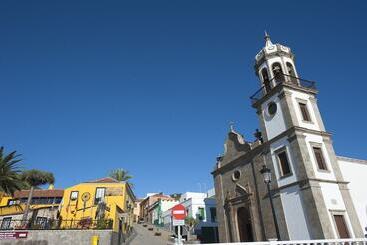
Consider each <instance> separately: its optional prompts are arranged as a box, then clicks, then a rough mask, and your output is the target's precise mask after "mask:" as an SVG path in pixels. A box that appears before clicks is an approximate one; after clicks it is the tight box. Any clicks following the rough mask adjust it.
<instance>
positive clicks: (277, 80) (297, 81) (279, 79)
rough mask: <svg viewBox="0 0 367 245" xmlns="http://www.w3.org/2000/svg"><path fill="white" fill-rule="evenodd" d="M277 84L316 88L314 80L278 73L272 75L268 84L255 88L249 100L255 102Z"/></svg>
mask: <svg viewBox="0 0 367 245" xmlns="http://www.w3.org/2000/svg"><path fill="white" fill-rule="evenodd" d="M278 84H289V85H293V86H297V87H300V88H306V89H316V83H315V82H314V81H309V80H305V79H302V78H299V77H294V76H291V75H288V74H279V75H277V76H275V77H273V78H272V79H271V80H270V81H269V83H268V86H265V85H264V86H262V87H261V88H260V89H259V90H257V91H256V92H255V93H254V94H253V95H252V96H251V97H250V99H251V102H252V103H255V102H257V101H258V100H260V99H261V98H262V97H264V96H265V94H267V93H268V92H269V91H270V90H272V89H273V88H274V87H275V86H277V85H278Z"/></svg>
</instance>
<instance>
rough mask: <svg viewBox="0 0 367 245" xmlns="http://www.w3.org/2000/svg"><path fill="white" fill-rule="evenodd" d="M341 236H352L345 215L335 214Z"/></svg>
mask: <svg viewBox="0 0 367 245" xmlns="http://www.w3.org/2000/svg"><path fill="white" fill-rule="evenodd" d="M333 216H334V221H335V225H336V229H337V231H338V235H339V238H350V236H349V232H348V228H347V225H346V223H345V219H344V215H341V214H338V215H335V214H334V215H333Z"/></svg>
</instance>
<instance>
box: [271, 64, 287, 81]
mask: <svg viewBox="0 0 367 245" xmlns="http://www.w3.org/2000/svg"><path fill="white" fill-rule="evenodd" d="M272 71H273V74H274V78H275V82H276V83H279V82H282V81H284V75H283V74H284V73H283V70H282V66H281V65H280V63H278V62H275V63H274V64H273V65H272Z"/></svg>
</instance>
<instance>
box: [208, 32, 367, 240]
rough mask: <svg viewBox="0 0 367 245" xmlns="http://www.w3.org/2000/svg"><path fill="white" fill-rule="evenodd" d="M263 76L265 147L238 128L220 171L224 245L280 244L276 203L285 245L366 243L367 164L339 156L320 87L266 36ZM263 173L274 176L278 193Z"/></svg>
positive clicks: (257, 104)
mask: <svg viewBox="0 0 367 245" xmlns="http://www.w3.org/2000/svg"><path fill="white" fill-rule="evenodd" d="M255 71H256V74H257V76H258V78H259V80H260V84H261V88H260V90H259V91H257V92H256V93H255V94H254V95H253V96H252V97H251V100H252V107H253V108H255V110H256V112H257V115H258V118H259V121H260V131H258V132H257V133H256V138H257V140H256V141H255V142H248V141H246V140H245V139H244V137H243V136H242V135H241V134H240V133H238V132H236V131H235V129H234V128H233V127H231V129H230V132H229V133H228V138H227V140H226V142H225V145H224V146H225V147H224V148H225V149H224V153H223V155H221V156H219V157H218V158H217V163H216V166H215V169H214V171H213V172H212V174H213V177H214V183H215V192H216V198H217V218H218V223H219V238H220V241H221V242H239V241H243V242H246V241H263V240H268V239H272V238H276V237H277V232H276V225H275V222H274V218H273V212H272V209H271V205H270V197H271V198H272V200H273V203H274V215H275V218H276V221H277V224H278V225H277V227H278V230H279V232H278V234H280V239H281V240H308V239H334V238H353V237H359V238H360V237H364V236H365V234H364V233H366V232H365V228H366V227H367V214H366V213H367V191H365V190H364V189H363V187H362V188H361V186H366V185H367V180H366V179H367V178H366V176H367V161H364V160H356V159H350V158H345V157H338V156H336V154H335V152H334V149H333V144H332V139H331V134H330V133H329V132H327V131H326V130H325V127H324V123H323V120H322V117H321V114H320V112H319V109H318V105H317V99H316V95H317V93H318V91H317V89H316V84H315V83H314V82H312V81H308V80H303V79H301V78H299V76H298V74H297V70H296V66H295V60H294V54H293V53H292V51H291V49H290V48H288V47H286V46H283V45H280V44H273V43H272V42H271V40H270V37H269V36H268V35H267V34H266V36H265V47H264V48H263V49H262V50H261V51H260V52H259V53H258V54H257V55H256V57H255ZM263 166H266V167H267V168H268V169H270V170H271V175H272V180H271V183H270V184H271V191H270V192H268V190H267V186H266V184H265V183H264V179H263V176H262V174H261V173H260V170H261V169H262V168H263ZM359 176H360V178H359ZM363 176H365V177H363ZM269 193H270V194H269Z"/></svg>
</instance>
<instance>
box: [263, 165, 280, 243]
mask: <svg viewBox="0 0 367 245" xmlns="http://www.w3.org/2000/svg"><path fill="white" fill-rule="evenodd" d="M260 173H261V174H262V176H263V178H264V183H265V184H266V187H267V188H268V196H269V200H270V206H271V211H272V213H273V219H274V225H275V232H276V233H277V238H278V241H280V234H279V227H278V222H277V217H276V216H275V210H274V204H273V197H272V195H271V192H270V182H271V170H270V169H269V168H267V167H266V166H265V165H263V168H262V169H261V170H260Z"/></svg>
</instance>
